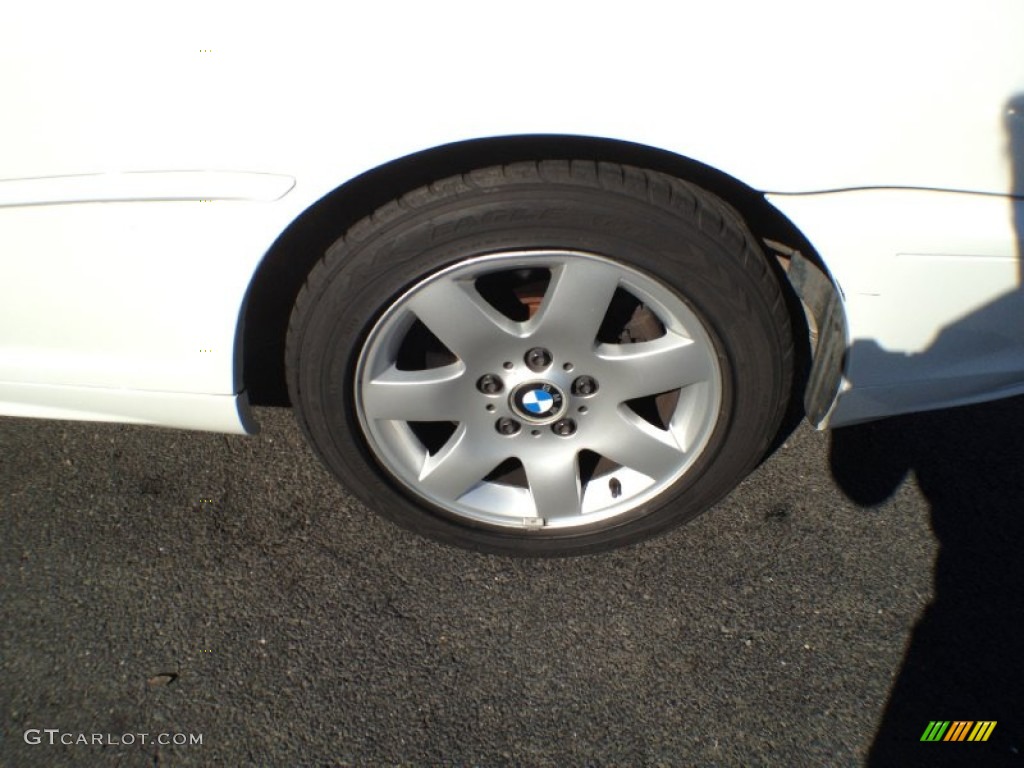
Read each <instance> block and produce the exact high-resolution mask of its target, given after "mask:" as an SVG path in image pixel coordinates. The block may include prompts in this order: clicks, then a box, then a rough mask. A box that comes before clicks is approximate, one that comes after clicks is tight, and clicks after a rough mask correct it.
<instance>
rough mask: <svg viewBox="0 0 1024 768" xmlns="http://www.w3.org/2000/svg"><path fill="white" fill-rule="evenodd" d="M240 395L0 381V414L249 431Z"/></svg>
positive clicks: (250, 425)
mask: <svg viewBox="0 0 1024 768" xmlns="http://www.w3.org/2000/svg"><path fill="white" fill-rule="evenodd" d="M248 411H249V408H248V404H247V403H246V401H245V395H244V394H243V395H237V396H236V395H191V394H183V393H181V392H140V391H136V390H128V389H101V388H95V387H53V386H47V385H41V384H20V383H11V382H6V381H0V413H2V414H4V415H5V416H27V417H31V418H44V419H72V420H75V421H115V422H122V423H126V424H148V425H151V426H160V427H173V428H176V429H199V430H205V431H208V432H227V433H234V434H254V433H256V432H258V431H259V427H258V426H257V425H256V423H255V422H253V421H252V420H251V419H249V418H248Z"/></svg>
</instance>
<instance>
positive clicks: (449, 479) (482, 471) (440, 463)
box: [419, 424, 501, 502]
mask: <svg viewBox="0 0 1024 768" xmlns="http://www.w3.org/2000/svg"><path fill="white" fill-rule="evenodd" d="M500 461H501V458H496V457H493V456H488V454H487V452H484V451H481V450H480V447H479V445H474V444H473V441H472V440H470V439H468V438H467V429H466V425H465V424H460V425H459V427H458V428H457V429H456V430H455V433H454V434H453V435H452V436H451V437H450V438H449V439H448V442H446V443H445V444H444V446H443V447H442V448H441V450H440V451H438V452H437V453H436V454H434V455H433V456H428V457H427V459H426V460H425V461H424V462H423V466H422V467H421V469H420V476H419V482H420V483H421V484H422V485H423V488H424V489H426V490H427V491H428V492H429V493H432V494H434V495H435V496H437V497H438V498H440V499H442V500H444V501H447V502H452V501H455V500H457V499H458V498H459V497H460V496H462V495H463V494H464V493H466V491H468V490H469V489H470V488H472V487H473V486H474V485H476V484H477V483H478V482H480V481H481V480H483V478H484V477H486V476H487V474H488V473H489V472H490V471H491V470H492V469H494V468H495V467H496V466H497V465H498V463H499V462H500Z"/></svg>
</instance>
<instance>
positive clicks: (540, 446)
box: [288, 162, 790, 554]
mask: <svg viewBox="0 0 1024 768" xmlns="http://www.w3.org/2000/svg"><path fill="white" fill-rule="evenodd" d="M288 364H289V386H290V389H291V392H292V398H293V403H294V404H295V406H296V409H297V411H298V415H299V420H300V423H301V424H302V426H303V428H304V430H305V431H306V433H307V435H308V436H309V437H310V439H311V442H312V444H313V446H314V447H315V448H316V449H317V451H318V452H319V453H320V455H321V457H322V458H323V459H324V461H325V463H326V464H327V466H328V467H330V468H331V469H332V470H333V471H334V472H335V473H336V474H337V475H338V477H339V478H340V479H341V480H342V481H343V482H344V483H345V484H346V485H348V486H349V487H352V488H353V489H354V490H355V491H357V492H358V493H359V495H360V497H361V498H362V499H363V501H364V502H365V503H366V504H367V505H369V506H370V507H372V508H375V509H377V510H379V511H381V512H382V513H384V514H385V515H387V516H389V517H391V518H392V519H395V520H397V521H398V522H400V523H402V524H404V525H406V526H408V527H410V528H413V529H415V530H417V531H420V532H423V533H426V534H428V535H431V536H434V537H436V538H440V539H442V540H445V541H448V542H452V543H457V544H460V545H463V546H469V547H473V548H476V549H482V550H486V551H496V552H508V553H517V554H571V553H578V552H586V551H595V550H599V549H604V548H608V547H611V546H615V545H619V544H623V543H627V542H631V541H636V540H639V539H641V538H644V537H646V536H648V535H651V534H653V533H656V532H658V531H660V530H663V529H665V528H667V527H669V526H671V525H673V524H675V523H678V522H681V521H683V520H686V519H689V518H691V517H693V516H694V515H696V514H698V513H699V512H700V511H702V510H703V509H705V508H706V507H707V506H709V505H710V504H711V503H713V502H714V501H715V500H716V499H718V498H719V497H721V496H722V495H723V494H724V493H726V492H727V491H728V490H729V489H730V488H731V487H732V486H733V485H734V484H735V482H737V481H738V480H739V479H740V478H741V477H742V476H743V474H745V473H746V472H747V471H749V469H750V468H751V467H752V466H753V464H754V463H755V462H756V461H757V460H758V458H759V457H760V456H761V454H762V452H763V451H764V449H765V447H766V445H767V443H768V442H769V440H770V439H771V437H772V436H773V434H774V430H775V429H776V428H777V425H778V421H779V418H780V417H781V413H782V408H783V406H784V404H785V402H786V398H787V394H788V387H789V379H790V371H789V366H790V340H789V328H788V318H787V315H786V312H785V309H784V307H783V302H782V296H781V293H780V291H779V286H778V284H777V283H776V281H775V278H774V276H773V274H772V273H771V271H770V270H769V269H768V267H767V264H766V262H765V259H764V257H763V256H762V254H761V253H760V252H759V251H758V249H757V246H756V244H755V243H754V241H753V240H752V238H751V237H750V235H749V233H748V232H747V231H746V229H745V228H744V227H743V225H742V223H741V222H740V219H739V217H738V216H737V215H736V214H735V213H734V212H732V211H731V210H729V209H728V208H727V207H726V206H725V205H724V203H722V202H721V201H720V200H718V199H717V198H714V197H712V196H711V195H709V194H708V193H706V192H703V191H702V190H699V189H697V188H695V187H692V186H690V185H687V184H684V183H683V182H680V181H678V180H676V179H671V178H669V177H666V176H663V175H661V174H657V173H653V172H650V171H640V170H637V169H632V168H626V167H621V166H612V165H603V164H602V165H595V164H592V163H562V162H545V163H539V164H520V165H514V166H507V167H504V168H491V169H484V170H482V171H479V172H475V173H473V174H469V175H468V176H465V177H456V178H453V179H448V180H446V181H443V182H439V183H437V184H435V185H432V186H431V187H429V188H427V189H422V190H418V191H416V192H413V193H411V194H409V195H407V196H406V197H404V198H403V199H402V200H401V201H399V202H396V203H393V204H391V205H389V206H386V207H385V208H383V209H381V210H380V211H378V212H377V213H376V214H374V216H372V217H371V218H369V219H367V220H364V221H363V222H361V223H360V224H358V225H356V226H355V227H354V228H353V229H352V230H350V231H349V232H348V233H347V234H346V236H345V237H344V238H342V239H341V240H339V241H338V243H336V244H335V246H333V247H332V248H331V249H330V250H329V252H328V254H327V256H326V257H325V259H324V260H323V261H322V262H321V263H320V264H319V265H318V266H317V267H316V269H315V270H314V271H313V273H312V274H311V275H310V278H309V281H308V282H307V285H306V287H305V288H304V290H303V292H302V294H301V295H300V297H299V300H298V302H297V304H296V308H295V311H294V313H293V317H292V324H291V328H290V331H289V348H288Z"/></svg>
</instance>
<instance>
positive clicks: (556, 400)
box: [512, 381, 565, 422]
mask: <svg viewBox="0 0 1024 768" xmlns="http://www.w3.org/2000/svg"><path fill="white" fill-rule="evenodd" d="M564 405H565V396H564V395H562V392H561V391H560V390H559V389H558V387H556V386H555V385H554V384H551V383H549V382H546V381H529V382H527V383H525V384H520V385H519V386H518V387H516V388H515V390H513V392H512V407H513V409H514V410H515V411H516V412H517V413H519V415H520V416H522V417H523V418H524V419H526V420H528V421H533V422H546V421H552V420H554V419H556V418H558V417H559V416H561V414H562V411H563V409H564Z"/></svg>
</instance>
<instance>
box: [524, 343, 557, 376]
mask: <svg viewBox="0 0 1024 768" xmlns="http://www.w3.org/2000/svg"><path fill="white" fill-rule="evenodd" d="M525 360H526V367H527V368H529V369H530V370H531V371H533V372H534V373H539V372H540V371H543V370H544V369H545V368H547V367H548V366H549V365H551V353H550V352H548V351H547V350H546V349H544V347H534V348H533V349H531V350H530V351H529V352H527V353H526V358H525Z"/></svg>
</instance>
